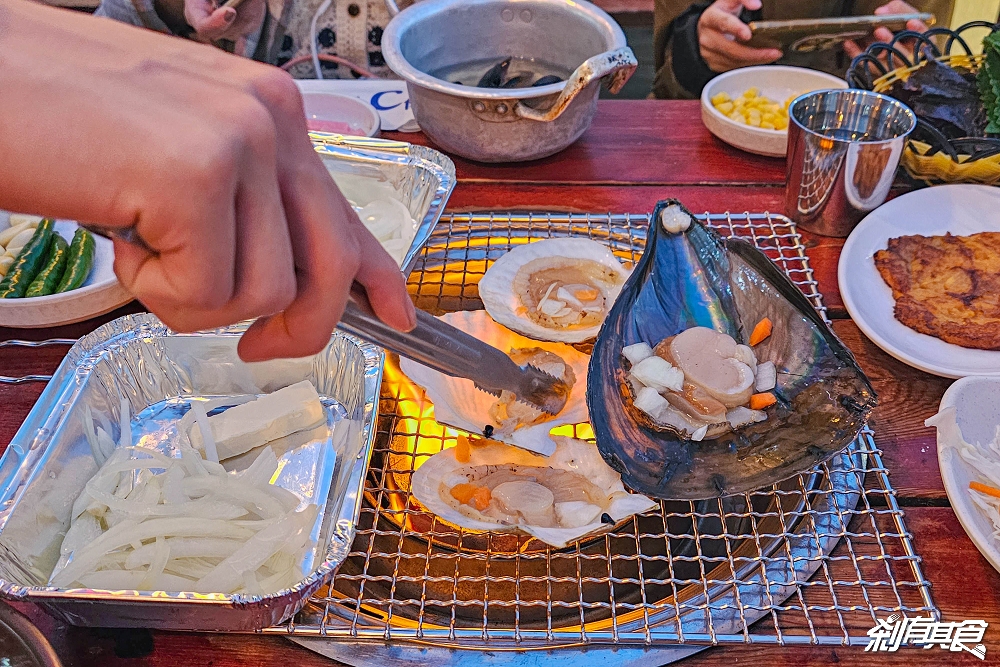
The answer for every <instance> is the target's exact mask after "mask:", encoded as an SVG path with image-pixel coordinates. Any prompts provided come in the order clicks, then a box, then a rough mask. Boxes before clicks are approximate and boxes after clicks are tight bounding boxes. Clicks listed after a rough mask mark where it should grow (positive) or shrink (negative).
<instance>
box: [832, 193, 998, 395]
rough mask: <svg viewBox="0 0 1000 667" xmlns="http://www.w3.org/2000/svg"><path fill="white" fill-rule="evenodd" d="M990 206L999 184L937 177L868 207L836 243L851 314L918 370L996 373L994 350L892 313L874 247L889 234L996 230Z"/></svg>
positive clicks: (952, 374)
mask: <svg viewBox="0 0 1000 667" xmlns="http://www.w3.org/2000/svg"><path fill="white" fill-rule="evenodd" d="M998 212H1000V188H995V187H992V186H989V185H939V186H937V187H933V188H924V189H923V190H916V191H914V192H910V193H907V194H905V195H903V196H901V197H897V198H896V199H893V200H892V201H889V202H887V203H885V204H883V205H882V206H880V207H879V208H877V209H875V210H874V211H872V212H871V213H869V214H868V215H867V217H865V219H864V220H862V221H861V223H860V224H859V225H858V226H857V227H855V228H854V231H853V232H851V235H850V236H849V237H848V239H847V242H846V243H845V244H844V249H843V251H842V252H841V253H840V264H839V266H838V270H837V279H838V282H839V283H840V295H841V297H842V298H843V299H844V306H845V307H846V308H847V312H849V313H850V314H851V317H852V318H854V322H855V323H856V324H857V325H858V327H859V328H860V329H861V330H862V331H863V332H864V333H865V335H866V336H868V337H869V338H870V339H872V341H873V342H874V343H875V344H876V345H878V346H879V347H880V348H882V349H883V350H885V351H886V352H888V353H889V354H891V355H892V356H894V357H896V358H897V359H899V360H900V361H902V362H903V363H905V364H909V365H910V366H913V367H914V368H918V369H920V370H922V371H926V372H928V373H933V374H934V375H940V376H943V377H949V378H959V377H965V376H966V375H997V374H1000V352H995V351H991V350H973V349H969V348H965V347H961V346H959V345H953V344H951V343H946V342H944V341H943V340H940V339H939V338H934V337H933V336H928V335H926V334H922V333H917V332H916V331H914V330H913V329H911V328H909V327H907V326H905V325H904V324H902V323H901V322H900V321H899V320H897V319H896V317H895V315H894V314H893V309H894V307H895V305H896V302H895V300H894V299H893V298H892V290H891V289H889V286H888V285H886V284H885V281H884V280H882V276H881V275H880V274H879V272H878V269H876V268H875V253H876V252H877V251H879V250H882V249H884V248H885V247H886V245H887V243H888V241H889V239H891V238H895V237H897V236H906V235H908V234H920V235H922V236H939V235H942V234H944V233H946V232H950V233H952V234H954V235H956V236H968V235H970V234H975V233H977V232H996V231H1000V217H998Z"/></svg>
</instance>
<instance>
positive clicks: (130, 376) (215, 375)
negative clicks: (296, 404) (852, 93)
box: [0, 314, 383, 632]
mask: <svg viewBox="0 0 1000 667" xmlns="http://www.w3.org/2000/svg"><path fill="white" fill-rule="evenodd" d="M245 328H246V325H237V326H233V327H228V328H224V329H219V330H216V331H212V332H207V333H198V334H176V333H173V332H171V331H170V330H169V329H167V327H166V326H164V325H163V324H162V323H161V322H160V321H159V320H158V319H157V318H156V317H154V316H152V315H148V314H141V315H128V316H126V317H121V318H119V319H117V320H114V321H112V322H109V323H108V324H105V325H104V326H102V327H100V328H98V329H97V330H96V331H94V332H93V333H91V334H89V335H87V336H85V337H83V338H81V339H80V340H79V341H78V342H77V343H76V344H75V345H73V347H72V348H71V349H70V351H69V353H68V354H67V355H66V357H65V359H63V362H62V363H61V364H60V366H59V368H58V369H57V371H56V373H55V375H54V376H53V378H52V380H51V381H50V382H49V384H48V386H47V387H46V388H45V391H44V392H43V393H42V395H41V396H40V397H39V399H38V402H37V403H36V404H35V406H34V408H32V410H31V412H30V413H29V414H28V417H27V419H26V420H25V422H24V424H22V426H21V428H20V429H19V430H18V432H17V433H16V434H15V435H14V438H13V440H11V442H10V445H9V446H8V447H7V451H6V452H5V453H4V455H3V458H2V459H0V595H2V596H3V597H5V598H7V599H10V600H20V601H28V602H34V603H36V604H39V605H41V606H42V607H44V608H46V609H47V610H48V611H49V612H50V613H52V614H54V615H56V616H57V617H60V618H62V619H64V620H66V621H67V622H69V623H71V624H74V625H86V626H105V627H147V628H161V629H169V630H214V631H232V632H237V631H252V630H259V629H261V628H263V627H266V626H269V625H274V624H275V623H279V622H281V621H283V620H286V619H288V618H290V617H291V616H292V615H293V614H294V613H295V612H296V611H298V610H299V609H300V608H301V607H302V606H303V605H304V604H305V603H306V601H307V600H308V599H309V597H310V596H311V595H313V594H314V593H316V591H317V590H318V589H319V588H320V587H321V586H323V585H325V584H326V583H328V582H329V580H330V579H331V578H332V576H333V574H334V572H335V571H336V569H337V568H338V566H339V565H340V564H341V563H342V562H343V560H344V559H345V558H346V556H347V554H348V552H349V551H350V548H351V543H352V542H353V540H354V536H355V530H356V525H357V521H358V517H359V512H360V510H361V501H362V491H363V487H364V477H365V471H366V468H367V466H368V460H369V457H370V456H371V452H372V442H373V438H374V431H375V429H374V420H375V417H376V414H377V405H378V403H377V402H378V397H379V388H380V384H381V380H382V361H383V354H382V351H381V349H380V348H377V347H375V346H372V345H369V344H367V343H364V342H361V341H360V340H358V339H356V338H353V337H351V336H348V335H346V334H343V333H340V332H335V333H334V334H333V336H332V337H331V339H330V343H329V345H327V347H326V349H325V350H323V351H322V352H320V353H319V354H318V355H316V356H315V357H310V358H306V359H298V360H278V361H270V362H263V363H254V364H246V363H243V362H242V361H240V360H239V358H238V357H237V354H236V344H237V341H238V340H239V336H240V334H241V333H242V332H243V331H244V330H245ZM303 379H309V380H311V381H312V382H313V384H315V386H316V389H317V390H318V392H319V394H320V396H321V398H322V400H323V404H324V407H325V408H326V413H327V428H322V427H320V428H318V429H316V430H314V431H311V432H310V436H309V437H311V438H312V439H309V437H305V438H303V437H298V438H297V436H298V435H299V434H293V435H292V436H288V438H286V439H284V441H276V442H275V443H272V444H273V445H274V449H275V453H276V454H278V457H279V466H280V467H279V472H278V473H277V479H276V481H275V483H276V484H277V485H279V486H282V487H284V488H286V489H288V490H290V491H292V492H294V493H295V494H297V495H298V496H299V498H300V499H301V500H302V502H303V503H306V502H312V503H315V504H317V505H319V507H320V512H319V515H318V517H317V520H316V524H315V526H314V527H313V532H312V538H313V539H314V540H315V545H316V546H315V548H314V550H313V551H312V552H311V553H310V554H308V555H307V557H306V558H305V559H304V561H303V563H302V579H301V580H300V581H299V583H298V584H296V585H295V586H294V587H292V588H290V589H286V590H283V591H280V592H278V593H275V594H272V595H265V596H250V595H222V594H211V595H205V594H196V593H165V592H138V591H99V590H84V589H72V590H69V589H59V588H53V587H49V586H47V585H46V582H47V580H48V575H49V573H50V572H51V570H52V567H53V565H54V564H55V559H56V558H58V554H59V546H60V544H61V541H62V533H63V532H64V531H65V530H66V528H67V527H68V525H69V518H70V516H69V515H70V514H71V507H72V503H73V500H74V499H75V498H76V496H77V495H79V493H80V491H81V490H82V489H83V486H84V484H85V483H86V482H87V479H88V478H89V473H90V471H92V470H93V465H92V463H91V464H90V465H89V466H88V467H86V468H85V467H84V466H82V465H81V463H84V462H87V461H88V460H91V461H92V459H90V457H91V454H90V446H89V444H88V443H87V440H86V438H85V436H84V431H83V421H82V411H83V408H84V406H85V405H89V406H90V407H91V409H92V410H95V411H101V412H102V413H104V414H105V415H107V417H108V419H109V420H110V421H111V422H112V423H113V424H115V426H114V428H113V430H114V433H112V436H113V437H114V438H117V437H118V436H119V429H118V427H117V424H118V420H119V414H120V412H121V410H120V404H121V398H122V397H124V398H126V399H127V400H128V402H129V404H130V406H131V408H130V414H131V415H133V416H132V418H131V428H132V441H133V443H134V444H136V445H139V446H149V447H153V448H156V449H158V450H159V451H161V452H162V453H164V454H167V455H171V454H172V453H173V452H172V446H171V445H170V444H169V443H164V442H163V440H164V439H163V438H160V439H157V438H153V437H151V433H152V432H154V431H160V430H161V427H162V426H163V425H164V424H165V423H167V422H169V421H171V420H174V419H177V418H179V417H180V415H182V414H183V413H184V412H185V411H186V410H187V407H188V405H189V403H190V400H191V398H192V397H204V398H220V399H222V401H221V402H222V403H223V405H224V404H225V399H227V398H232V399H233V404H235V403H236V402H238V399H239V398H240V397H243V398H244V399H245V397H246V396H247V395H248V394H259V393H262V392H270V391H274V390H276V389H279V388H281V387H284V386H287V385H289V384H292V383H294V382H298V381H301V380H303ZM232 461H237V459H232ZM224 463H225V462H224ZM248 464H249V461H244V462H242V463H236V464H235V469H239V467H240V466H241V465H242V466H245V465H248ZM227 467H230V466H228V465H227ZM81 471H82V472H81Z"/></svg>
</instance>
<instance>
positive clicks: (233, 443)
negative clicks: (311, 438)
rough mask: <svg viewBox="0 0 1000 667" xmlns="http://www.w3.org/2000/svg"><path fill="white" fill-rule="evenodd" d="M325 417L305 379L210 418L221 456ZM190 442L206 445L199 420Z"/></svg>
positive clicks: (229, 456)
mask: <svg viewBox="0 0 1000 667" xmlns="http://www.w3.org/2000/svg"><path fill="white" fill-rule="evenodd" d="M325 419H326V413H325V412H324V410H323V404H322V403H321V402H320V400H319V394H317V393H316V388H315V387H314V386H313V384H312V382H310V381H308V380H303V381H302V382H299V383H296V384H293V385H291V386H288V387H285V388H284V389H279V390H278V391H276V392H274V393H273V394H267V395H265V396H261V397H260V398H258V399H256V400H254V401H250V402H248V403H243V404H241V405H236V406H234V407H231V408H229V409H228V410H226V411H225V412H222V413H219V414H217V415H214V416H212V417H209V418H208V423H209V425H210V426H211V429H212V436H213V437H214V438H215V447H216V449H217V450H218V452H219V460H225V459H228V458H232V457H233V456H239V455H240V454H243V453H244V452H248V451H250V450H251V449H253V448H255V447H260V446H261V445H265V444H267V443H268V442H271V441H272V440H277V439H278V438H283V437H285V436H287V435H291V434H292V433H297V432H298V431H304V430H306V429H309V428H313V427H315V426H318V425H319V424H320V423H322V422H323V421H324V420H325ZM188 435H189V436H190V438H191V444H192V445H193V446H194V447H195V448H197V449H204V441H203V440H202V437H201V430H200V429H199V428H198V425H197V424H194V425H193V426H192V427H191V430H190V431H189V432H188Z"/></svg>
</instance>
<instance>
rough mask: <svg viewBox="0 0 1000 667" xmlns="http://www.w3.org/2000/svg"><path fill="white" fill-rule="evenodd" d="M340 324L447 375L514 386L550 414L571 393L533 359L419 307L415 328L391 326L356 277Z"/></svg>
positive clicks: (486, 387) (481, 384) (495, 388)
mask: <svg viewBox="0 0 1000 667" xmlns="http://www.w3.org/2000/svg"><path fill="white" fill-rule="evenodd" d="M338 326H339V327H340V328H341V329H343V330H344V331H347V332H348V333H351V334H354V335H355V336H357V337H358V338H363V339H365V340H367V341H370V342H372V343H375V344H376V345H381V346H382V347H384V348H385V349H387V350H389V351H391V352H395V353H396V354H398V355H400V356H403V357H407V358H408V359H412V360H414V361H416V362H419V363H421V364H423V365H425V366H428V367H429V368H433V369H434V370H436V371H440V372H441V373H444V374H445V375H451V376H453V377H463V378H468V379H469V380H472V381H473V382H474V383H475V384H476V387H478V388H479V389H482V390H483V391H485V392H488V393H490V394H493V395H495V396H498V395H499V394H500V392H501V390H507V391H510V392H513V393H514V395H515V396H516V397H517V398H518V400H522V401H525V402H527V403H530V404H532V405H534V406H535V407H537V408H538V409H539V410H542V411H544V412H547V413H549V414H553V415H554V414H557V413H558V412H559V411H560V410H562V409H563V407H564V406H565V405H566V400H567V399H568V398H569V387H568V386H567V385H566V383H565V382H563V381H562V380H560V379H558V378H555V377H553V376H551V375H549V374H548V373H545V372H544V371H541V370H539V369H537V368H535V367H534V366H531V365H530V364H529V365H525V366H524V367H523V368H522V367H521V366H518V365H517V364H516V363H514V361H513V360H512V359H511V358H510V357H509V356H507V355H506V354H504V353H503V352H501V351H500V350H498V349H496V348H495V347H491V346H490V345H487V344H486V343H484V342H482V341H480V340H478V339H476V338H473V337H472V336H470V335H469V334H467V333H465V332H464V331H461V330H459V329H456V328H455V327H453V326H451V325H450V324H447V323H445V322H442V321H441V320H439V319H437V318H436V317H434V316H433V315H430V314H429V313H425V312H424V311H422V310H420V309H419V308H418V309H417V326H416V327H415V328H414V329H413V331H410V332H409V333H402V332H401V331H397V330H396V329H393V328H392V327H390V326H389V325H388V324H385V323H384V322H383V321H382V320H380V319H379V318H378V317H377V316H376V315H375V313H374V311H373V310H372V307H371V304H370V303H369V301H368V296H367V294H365V292H364V288H363V287H361V286H360V285H358V284H357V283H355V284H354V286H353V287H352V288H351V299H350V300H348V302H347V307H346V308H345V309H344V314H343V315H342V316H341V318H340V324H339V325H338Z"/></svg>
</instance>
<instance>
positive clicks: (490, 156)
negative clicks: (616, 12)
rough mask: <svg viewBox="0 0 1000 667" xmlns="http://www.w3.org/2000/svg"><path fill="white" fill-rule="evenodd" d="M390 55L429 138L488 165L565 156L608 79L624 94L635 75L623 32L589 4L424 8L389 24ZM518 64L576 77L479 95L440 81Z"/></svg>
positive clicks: (461, 2)
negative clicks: (467, 68)
mask: <svg viewBox="0 0 1000 667" xmlns="http://www.w3.org/2000/svg"><path fill="white" fill-rule="evenodd" d="M382 54H383V55H384V56H385V60H386V63H388V65H389V67H391V68H392V70H393V71H394V72H396V74H398V75H399V76H401V77H402V78H403V79H405V80H406V83H407V88H408V89H409V93H410V103H411V104H412V105H413V113H414V115H415V117H416V119H417V122H418V123H420V127H421V129H422V130H423V131H424V132H425V133H426V134H427V136H429V137H430V138H431V139H433V140H434V142H435V143H436V144H437V145H438V146H440V147H442V148H443V149H444V150H446V151H448V152H451V153H456V154H458V155H461V156H463V157H467V158H469V159H472V160H478V161H481V162H515V161H522V160H534V159H537V158H542V157H545V156H548V155H552V154H553V153H556V152H558V151H560V150H562V149H563V148H565V147H566V146H568V145H570V144H571V143H573V142H574V141H576V140H577V139H578V138H579V137H580V135H581V134H583V132H584V131H585V130H586V129H587V127H588V126H589V125H590V121H591V119H592V118H593V116H594V112H595V111H596V109H597V96H598V92H599V89H600V82H601V80H602V79H605V78H607V81H608V88H609V89H610V90H611V91H612V92H617V91H618V90H620V89H621V87H622V86H623V85H624V84H625V82H626V81H628V78H629V77H630V76H631V75H632V72H633V71H635V67H636V60H635V56H634V55H633V54H632V50H631V49H629V48H628V46H626V44H625V34H624V33H623V32H622V30H621V28H620V27H619V26H618V24H617V23H615V22H614V20H613V19H612V18H611V17H610V16H608V15H607V14H606V13H605V12H603V11H602V10H600V9H598V8H597V7H595V6H594V5H592V4H590V3H589V2H582V1H581V2H575V1H573V0H523V1H522V0H518V1H517V2H514V1H511V0H425V1H423V2H418V3H416V4H414V5H412V6H410V7H409V8H407V9H406V10H404V11H402V12H400V13H399V15H398V16H396V17H395V18H394V19H393V20H392V21H390V22H389V25H388V26H387V27H386V30H385V34H384V35H383V37H382ZM510 56H516V57H518V58H523V59H529V60H534V61H537V62H540V63H546V64H548V65H552V66H555V67H558V68H561V69H562V70H563V71H565V72H572V74H570V75H569V76H568V78H567V79H566V80H565V81H561V82H559V83H553V84H549V85H546V86H537V87H530V88H476V87H473V86H471V85H459V84H456V83H452V82H449V81H446V80H444V79H441V78H439V77H438V76H435V75H434V73H440V72H442V71H447V70H448V69H450V68H454V67H456V66H461V65H463V64H467V63H474V62H489V61H491V60H493V61H495V62H500V61H501V60H503V59H504V58H507V57H510ZM581 63H582V64H581Z"/></svg>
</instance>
